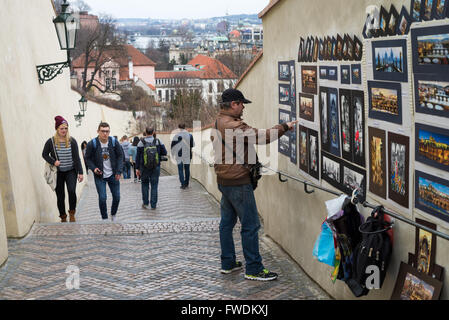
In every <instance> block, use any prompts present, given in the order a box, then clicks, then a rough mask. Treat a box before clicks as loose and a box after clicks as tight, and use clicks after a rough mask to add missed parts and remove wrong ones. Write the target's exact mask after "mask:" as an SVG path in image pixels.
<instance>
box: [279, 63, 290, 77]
mask: <svg viewBox="0 0 449 320" xmlns="http://www.w3.org/2000/svg"><path fill="white" fill-rule="evenodd" d="M278 70H279V74H278V80H279V81H290V63H289V62H288V61H280V62H278Z"/></svg>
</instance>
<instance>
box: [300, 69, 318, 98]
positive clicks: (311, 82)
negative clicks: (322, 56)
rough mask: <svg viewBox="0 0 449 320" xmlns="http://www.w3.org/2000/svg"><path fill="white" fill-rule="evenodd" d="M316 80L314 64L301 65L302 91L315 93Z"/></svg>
mask: <svg viewBox="0 0 449 320" xmlns="http://www.w3.org/2000/svg"><path fill="white" fill-rule="evenodd" d="M317 80H318V75H317V68H316V66H301V82H302V92H304V93H310V94H317Z"/></svg>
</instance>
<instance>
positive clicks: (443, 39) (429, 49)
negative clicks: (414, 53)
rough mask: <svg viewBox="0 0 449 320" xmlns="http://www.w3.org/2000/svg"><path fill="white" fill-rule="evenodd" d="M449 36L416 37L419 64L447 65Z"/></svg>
mask: <svg viewBox="0 0 449 320" xmlns="http://www.w3.org/2000/svg"><path fill="white" fill-rule="evenodd" d="M448 56H449V34H436V35H430V36H422V37H418V59H419V64H449V59H448Z"/></svg>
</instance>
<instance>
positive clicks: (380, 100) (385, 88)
mask: <svg viewBox="0 0 449 320" xmlns="http://www.w3.org/2000/svg"><path fill="white" fill-rule="evenodd" d="M401 92H402V91H401V84H400V83H395V82H378V81H368V96H369V117H370V118H372V119H378V120H384V121H388V122H393V123H396V124H402V93H401Z"/></svg>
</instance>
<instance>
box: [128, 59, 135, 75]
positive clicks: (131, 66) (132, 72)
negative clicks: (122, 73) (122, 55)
mask: <svg viewBox="0 0 449 320" xmlns="http://www.w3.org/2000/svg"><path fill="white" fill-rule="evenodd" d="M128 70H129V75H128V78H129V79H130V80H133V79H134V68H133V61H132V59H131V57H128Z"/></svg>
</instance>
